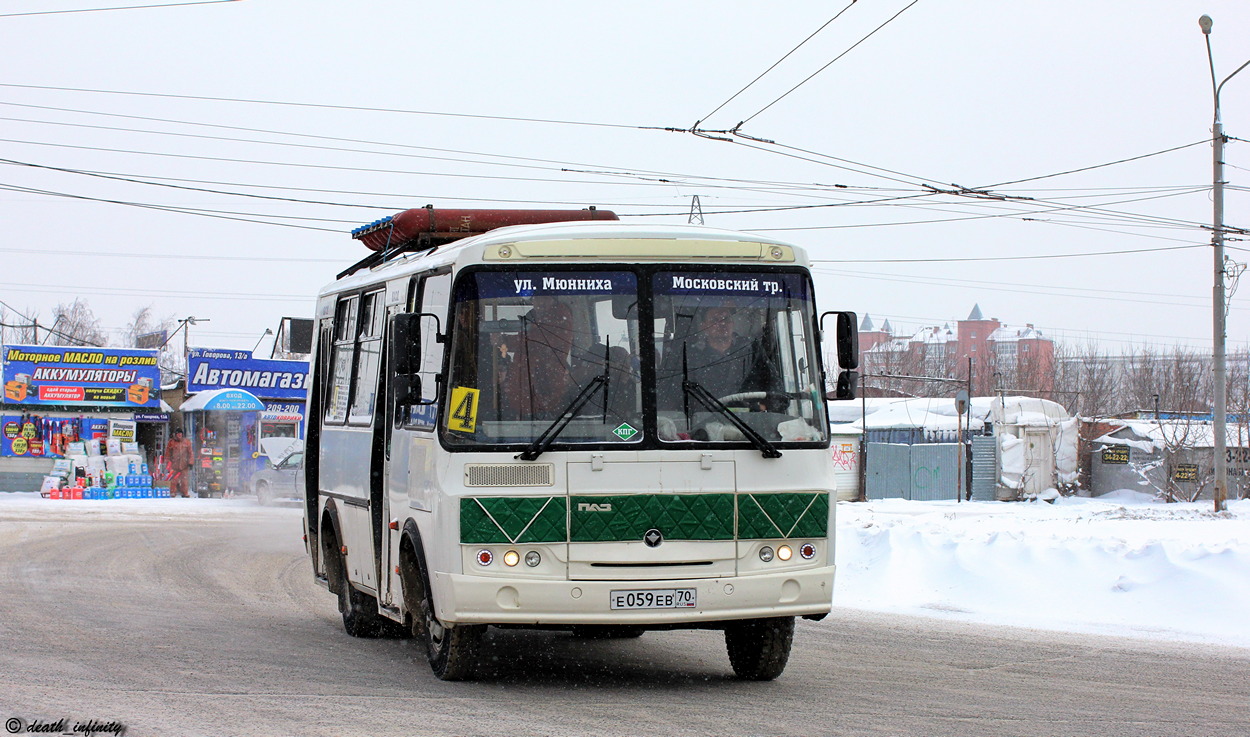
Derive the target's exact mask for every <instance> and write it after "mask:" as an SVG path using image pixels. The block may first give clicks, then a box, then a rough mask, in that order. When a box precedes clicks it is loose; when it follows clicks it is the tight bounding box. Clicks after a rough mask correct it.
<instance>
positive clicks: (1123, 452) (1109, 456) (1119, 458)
mask: <svg viewBox="0 0 1250 737" xmlns="http://www.w3.org/2000/svg"><path fill="white" fill-rule="evenodd" d="M1102 462H1103V463H1107V464H1115V465H1124V464H1126V463H1128V446H1127V445H1108V446H1107V447H1105V448H1103V449H1102Z"/></svg>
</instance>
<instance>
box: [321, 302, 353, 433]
mask: <svg viewBox="0 0 1250 737" xmlns="http://www.w3.org/2000/svg"><path fill="white" fill-rule="evenodd" d="M358 301H359V297H358V296H356V295H352V296H351V297H344V298H342V299H340V300H339V303H338V305H337V307H336V308H335V311H334V350H333V355H332V356H331V358H330V370H331V374H330V376H329V377H328V379H329V381H328V382H327V384H328V386H327V392H326V397H327V399H326V407H325V409H326V414H325V418H326V422H329V423H335V424H338V423H341V422H343V421H344V420H346V419H347V408H348V404H349V399H350V396H351V387H352V363H353V361H352V358H353V355H354V353H355V341H356V317H357V316H356V307H357V302H358Z"/></svg>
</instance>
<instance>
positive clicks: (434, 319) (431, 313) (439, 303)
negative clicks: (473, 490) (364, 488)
mask: <svg viewBox="0 0 1250 737" xmlns="http://www.w3.org/2000/svg"><path fill="white" fill-rule="evenodd" d="M450 291H451V273H450V272H448V271H442V272H433V273H430V274H423V275H418V276H414V277H413V278H412V281H411V282H410V284H409V287H408V300H407V303H406V306H405V312H406V314H404V315H395V316H392V318H391V319H390V321H389V324H388V337H387V345H388V346H389V351H388V353H389V356H388V362H387V375H388V376H389V381H387V382H386V388H385V391H386V408H387V410H386V412H387V416H386V418H385V419H386V436H385V442H383V443H382V446H383V447H384V448H385V453H386V459H385V462H386V468H385V470H384V472H383V474H382V478H384V479H385V480H386V503H387V513H386V514H387V517H386V519H387V522H388V524H387V528H388V534H389V536H390V537H389V540H388V544H387V545H386V552H385V554H384V555H385V557H386V563H385V568H384V569H383V570H384V571H386V574H387V575H386V576H385V580H386V581H387V585H386V591H385V592H384V593H383V595H382V602H383V603H384V604H385V605H387V606H396V605H397V604H398V603H399V599H400V597H401V596H402V592H401V589H400V581H399V576H398V574H396V573H395V566H396V565H397V564H398V562H399V542H400V540H401V538H402V537H403V524H404V520H405V518H406V517H408V516H413V515H422V514H428V513H430V512H431V511H432V504H433V499H432V495H433V493H434V491H435V490H436V489H437V486H436V484H437V481H436V478H435V475H434V460H435V451H436V450H437V449H438V440H437V438H436V437H435V434H434V431H435V427H436V426H437V424H438V407H439V405H438V404H437V398H438V392H439V389H440V383H439V380H438V379H439V374H440V372H441V371H442V368H443V344H442V343H440V342H439V341H438V337H439V332H440V331H444V332H445V331H446V330H447V329H448V326H447V323H446V320H445V318H446V315H447V300H448V295H449V293H450ZM389 522H395V524H396V528H397V529H389V528H390V525H389Z"/></svg>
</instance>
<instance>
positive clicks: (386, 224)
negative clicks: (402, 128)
mask: <svg viewBox="0 0 1250 737" xmlns="http://www.w3.org/2000/svg"><path fill="white" fill-rule="evenodd" d="M619 219H620V218H618V217H617V216H616V213H614V212H612V211H611V210H599V209H596V208H594V207H591V208H588V209H585V210H446V209H435V208H434V207H433V206H427V207H419V208H414V209H412V210H404V211H403V212H401V213H397V214H395V215H392V216H390V217H388V218H383V219H381V220H378V221H376V222H372V223H369V224H368V225H365V226H362V227H359V228H357V229H355V230H353V231H352V238H355V239H357V240H359V241H360V242H362V243H364V244H365V246H367V247H368V248H369V249H370V250H373V251H389V250H391V249H393V248H398V247H400V246H403V245H406V244H408V243H411V242H413V241H416V240H425V241H428V242H429V243H430V244H431V245H436V244H439V243H447V242H450V241H454V240H458V239H460V238H468V237H469V236H472V235H481V234H482V233H485V232H487V231H490V230H494V229H495V228H503V227H506V226H509V225H537V224H540V223H563V222H576V221H585V220H619Z"/></svg>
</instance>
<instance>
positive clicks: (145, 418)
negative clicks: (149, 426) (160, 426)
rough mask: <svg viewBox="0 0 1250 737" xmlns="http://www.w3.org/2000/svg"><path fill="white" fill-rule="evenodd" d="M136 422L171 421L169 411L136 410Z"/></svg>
mask: <svg viewBox="0 0 1250 737" xmlns="http://www.w3.org/2000/svg"><path fill="white" fill-rule="evenodd" d="M135 422H169V413H167V412H136V413H135Z"/></svg>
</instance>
